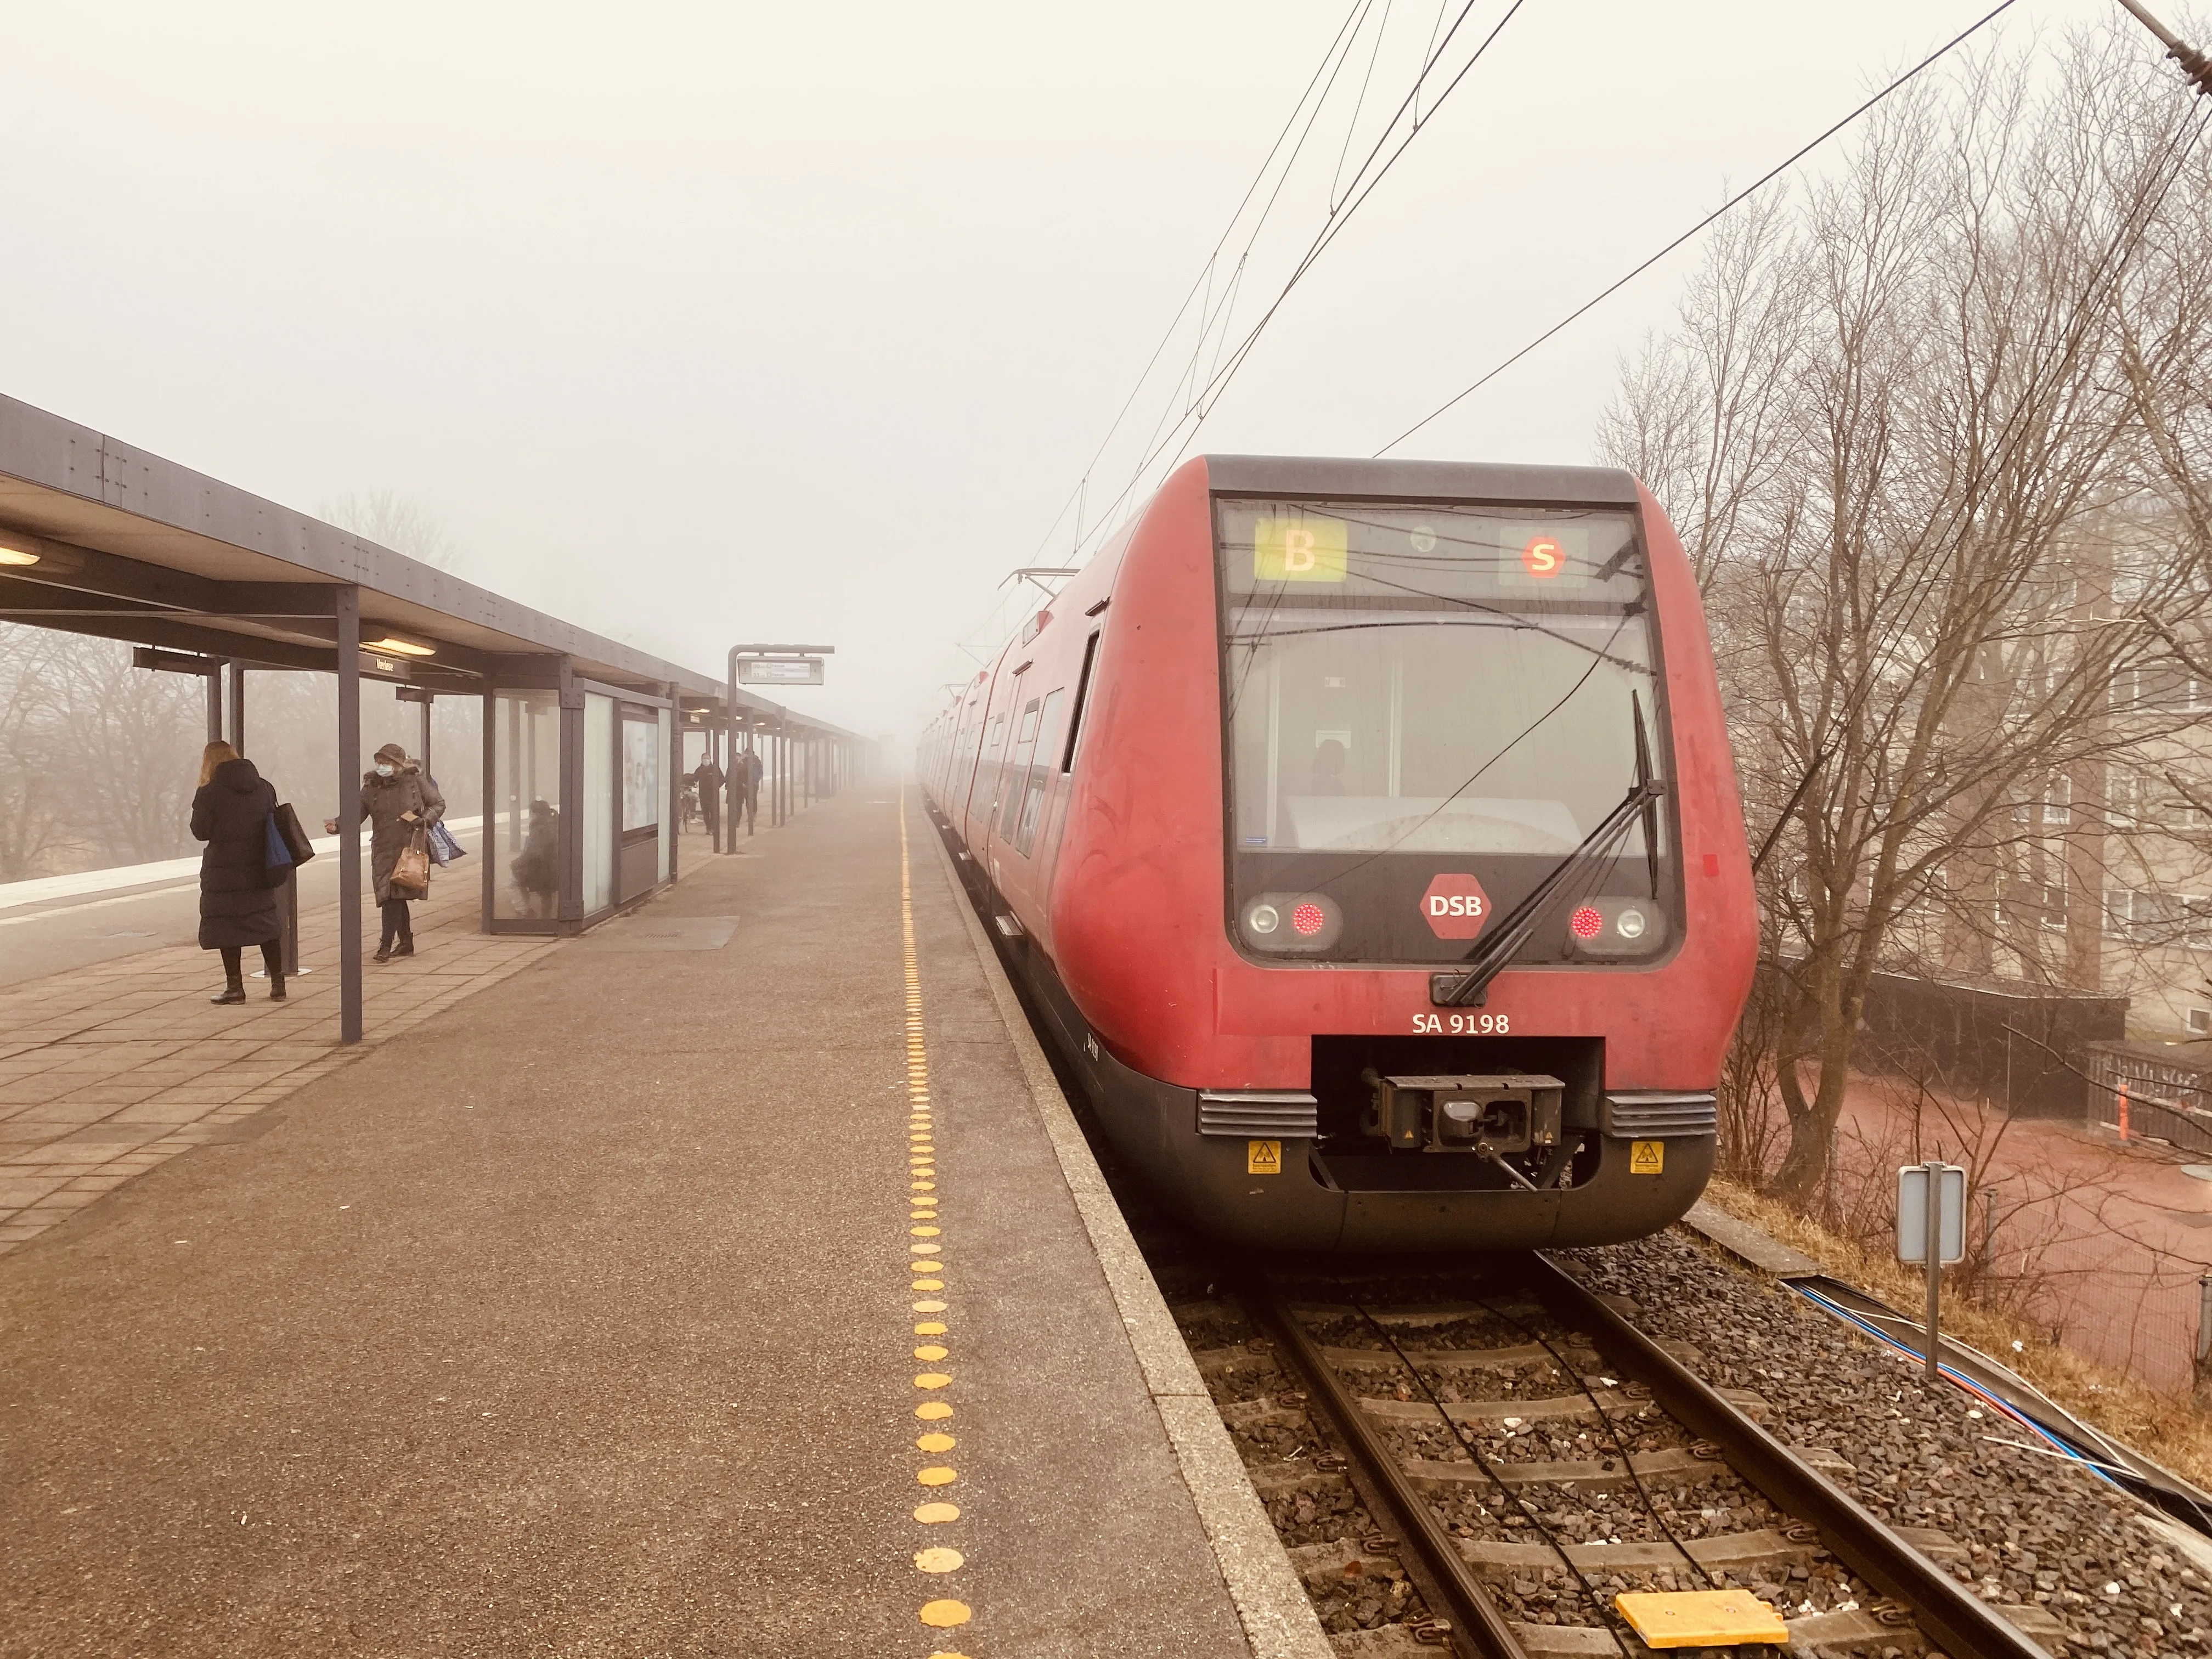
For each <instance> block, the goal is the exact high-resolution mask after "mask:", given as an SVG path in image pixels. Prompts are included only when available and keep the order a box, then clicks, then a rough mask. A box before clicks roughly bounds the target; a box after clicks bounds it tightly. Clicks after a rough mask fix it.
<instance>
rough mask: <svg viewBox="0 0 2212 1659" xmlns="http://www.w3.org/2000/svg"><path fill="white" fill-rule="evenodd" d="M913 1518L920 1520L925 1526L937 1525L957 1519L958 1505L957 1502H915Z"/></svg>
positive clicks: (958, 1514)
mask: <svg viewBox="0 0 2212 1659" xmlns="http://www.w3.org/2000/svg"><path fill="white" fill-rule="evenodd" d="M914 1518H915V1520H917V1521H919V1522H921V1524H922V1525H923V1526H925V1527H934V1526H939V1525H941V1524H942V1523H944V1522H947V1521H957V1520H958V1519H959V1518H960V1505H959V1504H915V1510H914Z"/></svg>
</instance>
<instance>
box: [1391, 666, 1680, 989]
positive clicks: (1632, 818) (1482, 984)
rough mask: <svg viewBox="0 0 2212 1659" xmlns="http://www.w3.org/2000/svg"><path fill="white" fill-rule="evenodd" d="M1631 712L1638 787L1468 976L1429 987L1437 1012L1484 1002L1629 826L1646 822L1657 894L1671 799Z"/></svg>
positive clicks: (1500, 927) (1503, 924) (1474, 958)
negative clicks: (1559, 900) (1662, 817)
mask: <svg viewBox="0 0 2212 1659" xmlns="http://www.w3.org/2000/svg"><path fill="white" fill-rule="evenodd" d="M1628 702H1629V710H1630V714H1631V717H1632V720H1634V722H1635V727H1636V781H1635V783H1634V784H1633V785H1632V786H1631V787H1630V788H1629V791H1628V793H1626V795H1624V796H1622V797H1621V800H1620V805H1618V806H1616V807H1614V808H1613V811H1610V812H1608V813H1607V814H1606V816H1605V819H1604V821H1603V822H1602V823H1600V824H1599V825H1598V827H1597V828H1596V829H1593V830H1591V831H1590V832H1589V835H1587V836H1583V840H1582V844H1581V845H1580V846H1578V847H1577V848H1575V850H1574V851H1573V852H1571V853H1570V854H1567V855H1566V857H1565V858H1563V859H1561V860H1559V862H1558V863H1557V864H1555V865H1553V866H1552V867H1551V869H1550V871H1549V872H1547V873H1546V875H1545V877H1544V878H1543V879H1542V880H1541V881H1540V882H1538V883H1537V884H1536V885H1535V887H1534V889H1533V890H1530V892H1529V894H1528V897H1526V898H1524V899H1522V901H1521V902H1520V903H1518V904H1516V905H1515V906H1514V907H1513V908H1511V909H1510V910H1509V911H1507V912H1506V913H1505V914H1504V915H1503V916H1501V917H1499V918H1498V922H1497V925H1496V926H1495V927H1493V928H1492V929H1491V930H1490V931H1489V932H1488V933H1486V934H1485V935H1484V936H1483V940H1482V943H1481V944H1480V945H1476V946H1475V948H1474V951H1472V952H1470V953H1469V955H1468V958H1467V971H1466V972H1465V973H1463V974H1462V975H1460V976H1459V978H1458V979H1456V980H1455V981H1452V982H1451V983H1450V984H1449V985H1440V984H1438V983H1437V981H1439V980H1442V979H1443V975H1441V974H1439V975H1437V976H1436V979H1433V980H1431V981H1430V990H1429V1000H1430V1002H1431V1003H1432V1004H1434V1005H1435V1006H1437V1007H1439V1008H1464V1007H1466V1006H1468V1004H1470V1003H1475V1002H1480V1000H1481V999H1482V994H1483V992H1484V990H1485V989H1486V987H1488V986H1489V984H1490V981H1492V980H1493V979H1495V978H1497V977H1498V973H1499V972H1500V970H1502V969H1504V966H1505V964H1506V963H1508V962H1510V961H1511V960H1512V959H1513V957H1514V953H1515V952H1516V951H1519V950H1520V948H1521V947H1522V945H1524V944H1526V943H1527V942H1528V935H1529V934H1530V933H1534V931H1535V928H1536V920H1537V918H1538V916H1540V915H1541V914H1542V912H1543V910H1544V907H1545V906H1546V905H1547V904H1549V903H1550V902H1552V899H1553V896H1554V895H1555V894H1557V893H1558V892H1559V889H1560V888H1562V887H1564V886H1565V884H1567V881H1568V879H1569V878H1571V877H1573V876H1575V875H1577V874H1578V873H1580V872H1582V871H1583V870H1585V869H1587V868H1588V867H1589V866H1590V864H1592V863H1593V862H1594V861H1595V860H1599V859H1601V858H1606V857H1609V856H1610V855H1611V854H1612V852H1613V848H1615V847H1617V846H1619V845H1620V840H1621V838H1622V837H1623V836H1626V834H1627V833H1628V830H1629V826H1630V825H1632V824H1633V823H1636V821H1637V820H1638V818H1641V819H1643V821H1644V852H1645V854H1646V855H1647V858H1648V860H1649V862H1650V871H1651V893H1652V896H1653V897H1655V898H1656V897H1657V896H1658V893H1659V841H1658V836H1657V835H1656V830H1657V829H1658V823H1659V802H1660V801H1661V799H1662V798H1663V797H1664V796H1665V795H1666V793H1667V786H1666V785H1665V784H1663V783H1662V782H1660V781H1658V780H1657V779H1656V778H1655V777H1653V776H1652V775H1651V747H1650V743H1649V742H1648V741H1647V740H1646V738H1645V737H1644V705H1643V704H1642V702H1639V701H1638V698H1637V696H1636V694H1635V693H1634V692H1633V691H1632V692H1630V693H1629V694H1628Z"/></svg>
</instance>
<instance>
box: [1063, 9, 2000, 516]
mask: <svg viewBox="0 0 2212 1659" xmlns="http://www.w3.org/2000/svg"><path fill="white" fill-rule="evenodd" d="M1527 3H1528V0H1512V3H1511V4H1510V5H1509V6H1508V7H1507V8H1506V9H1505V12H1504V15H1502V16H1501V17H1499V18H1498V21H1497V22H1496V23H1495V24H1494V25H1492V28H1491V31H1490V33H1488V34H1487V35H1486V36H1484V37H1483V40H1482V42H1481V44H1480V45H1479V46H1476V47H1475V49H1474V52H1473V53H1472V54H1471V55H1470V56H1469V58H1468V60H1467V62H1466V63H1465V64H1462V65H1461V66H1460V68H1459V70H1457V72H1456V73H1455V74H1454V75H1453V76H1452V78H1451V79H1450V80H1449V82H1446V83H1445V86H1444V88H1443V91H1442V92H1441V93H1439V94H1437V99H1436V101H1435V102H1434V103H1432V104H1431V105H1430V106H1429V107H1428V110H1427V112H1425V113H1423V114H1420V115H1419V116H1417V117H1416V118H1415V119H1414V120H1413V123H1412V124H1411V125H1410V126H1409V127H1408V128H1407V131H1406V133H1405V136H1404V137H1402V138H1401V139H1400V140H1399V141H1398V144H1397V147H1396V148H1395V149H1392V150H1391V151H1390V153H1389V156H1388V157H1387V158H1385V159H1384V160H1383V161H1382V164H1381V166H1380V167H1376V158H1377V157H1378V156H1381V155H1383V149H1384V148H1385V147H1386V146H1387V145H1389V142H1390V138H1391V135H1392V134H1393V133H1395V132H1396V131H1398V127H1399V123H1400V121H1401V118H1403V117H1404V116H1405V114H1406V112H1407V110H1408V109H1411V108H1413V107H1414V106H1415V105H1416V104H1417V102H1418V100H1419V97H1420V94H1421V92H1422V90H1423V88H1425V87H1426V85H1427V83H1428V80H1429V76H1430V75H1431V72H1432V71H1433V70H1435V69H1436V66H1437V64H1439V63H1440V62H1442V61H1443V54H1444V52H1446V50H1447V49H1448V48H1449V46H1450V44H1451V42H1452V40H1453V38H1454V37H1455V36H1456V35H1457V33H1459V29H1460V27H1461V25H1462V23H1464V22H1465V21H1467V17H1468V13H1470V12H1471V11H1473V10H1474V0H1468V3H1467V4H1466V5H1464V6H1462V8H1461V9H1460V12H1459V15H1458V16H1456V17H1455V18H1454V19H1453V20H1452V25H1451V27H1450V28H1449V29H1448V30H1446V31H1445V33H1444V36H1443V40H1441V41H1440V42H1438V43H1437V46H1435V47H1434V48H1433V49H1432V50H1431V52H1430V53H1429V54H1428V56H1427V57H1426V58H1425V59H1424V61H1423V63H1422V65H1421V70H1420V72H1419V74H1418V75H1416V76H1414V78H1413V88H1412V89H1411V90H1410V91H1408V92H1407V94H1406V96H1405V98H1404V99H1403V100H1401V101H1400V103H1399V105H1398V107H1397V108H1396V109H1395V111H1393V112H1392V113H1391V117H1390V119H1389V121H1388V122H1386V123H1385V124H1384V125H1383V131H1382V136H1381V137H1378V138H1377V139H1376V142H1375V143H1374V145H1373V146H1372V148H1370V149H1369V151H1368V153H1367V155H1366V157H1365V158H1364V160H1363V161H1361V163H1360V165H1359V167H1358V170H1357V171H1356V172H1355V173H1353V174H1352V184H1351V185H1350V187H1349V188H1348V189H1347V190H1346V194H1345V197H1344V198H1343V200H1342V202H1341V203H1340V204H1338V205H1334V206H1332V207H1331V208H1330V209H1329V210H1328V216H1327V217H1326V218H1325V219H1324V220H1323V222H1322V227H1321V228H1320V230H1319V231H1317V232H1316V234H1315V236H1314V239H1313V240H1312V241H1311V243H1310V244H1309V245H1308V246H1307V248H1306V251H1305V252H1304V254H1302V255H1301V256H1300V257H1299V258H1298V260H1297V264H1295V265H1294V266H1293V267H1292V269H1291V274H1290V275H1289V276H1288V277H1286V278H1285V281H1284V283H1283V285H1282V287H1281V288H1280V289H1279V290H1277V292H1276V295H1275V297H1274V298H1273V300H1271V301H1269V302H1268V305H1267V310H1266V311H1264V312H1263V313H1261V316H1260V319H1259V320H1258V321H1257V322H1255V324H1254V325H1252V326H1251V328H1250V329H1249V330H1248V331H1246V332H1245V334H1244V335H1243V337H1242V338H1241V339H1240V340H1239V341H1238V342H1237V347H1236V349H1235V350H1234V351H1232V352H1231V354H1230V357H1229V361H1228V362H1226V363H1225V364H1223V365H1222V366H1221V367H1220V368H1218V369H1217V370H1216V371H1215V373H1214V374H1212V377H1211V378H1210V379H1209V380H1207V381H1206V384H1205V385H1204V386H1201V387H1200V389H1199V390H1198V392H1197V393H1196V394H1195V395H1194V396H1193V398H1191V399H1190V400H1189V401H1188V404H1186V405H1185V407H1184V409H1183V411H1182V415H1181V416H1179V417H1178V418H1177V419H1176V422H1174V424H1173V425H1172V426H1171V427H1170V428H1169V433H1168V436H1167V438H1164V439H1161V440H1160V441H1158V442H1157V443H1156V444H1154V445H1153V446H1152V447H1150V448H1149V449H1147V451H1146V453H1145V455H1144V457H1143V459H1140V460H1139V462H1138V463H1137V465H1136V468H1135V469H1134V471H1133V472H1132V474H1131V476H1130V478H1129V482H1128V483H1126V484H1124V485H1123V486H1122V487H1121V489H1120V491H1119V492H1117V493H1116V494H1115V497H1114V499H1113V500H1112V501H1110V502H1109V503H1108V505H1107V508H1106V511H1105V513H1103V515H1102V518H1101V522H1102V523H1103V522H1105V521H1106V520H1110V519H1111V518H1112V517H1113V515H1114V513H1115V512H1117V511H1118V510H1119V509H1120V508H1121V505H1122V504H1123V503H1124V502H1125V501H1127V500H1128V499H1129V497H1130V496H1131V495H1133V493H1134V492H1135V491H1136V489H1137V488H1138V486H1139V484H1141V483H1143V482H1144V480H1145V477H1146V474H1147V473H1149V472H1150V471H1151V470H1152V464H1153V463H1154V462H1155V461H1157V460H1158V459H1159V458H1160V456H1161V455H1163V454H1164V453H1167V448H1168V443H1169V441H1170V440H1172V439H1174V438H1175V436H1176V435H1177V434H1178V433H1180V434H1181V435H1182V439H1181V442H1180V443H1179V444H1177V445H1176V450H1175V456H1176V458H1177V459H1180V457H1181V456H1182V453H1183V452H1184V451H1186V450H1188V448H1189V447H1190V443H1191V441H1192V440H1193V439H1194V438H1195V437H1196V436H1197V435H1198V432H1199V429H1200V428H1201V427H1203V426H1204V425H1205V424H1206V419H1207V417H1208V416H1210V415H1211V414H1212V411H1213V410H1214V408H1215V407H1216V406H1217V405H1218V404H1219V402H1220V399H1221V396H1222V394H1223V393H1224V392H1226V391H1227V390H1228V388H1229V385H1230V383H1231V381H1232V380H1235V379H1236V377H1237V371H1238V370H1240V369H1241V368H1243V365H1244V362H1245V360H1246V359H1247V358H1248V357H1249V356H1251V353H1252V349H1253V348H1254V347H1255V346H1256V345H1257V344H1258V343H1259V341H1260V337H1261V335H1262V334H1264V333H1265V332H1266V331H1267V325H1269V324H1270V323H1272V322H1273V320H1274V319H1275V316H1276V313H1278V312H1279V311H1280V310H1281V309H1282V307H1283V306H1284V304H1285V301H1288V300H1289V299H1290V297H1291V293H1292V292H1293V291H1294V290H1295V289H1297V286H1298V284H1299V283H1301V282H1302V281H1304V278H1305V276H1306V275H1307V273H1308V272H1310V270H1312V269H1313V267H1314V265H1315V264H1316V262H1317V261H1318V260H1319V259H1320V258H1321V256H1322V254H1323V253H1325V252H1328V248H1329V246H1331V245H1332V244H1333V243H1334V241H1335V240H1336V238H1337V237H1338V236H1339V235H1340V234H1341V233H1342V232H1343V230H1344V228H1345V226H1346V224H1348V223H1350V222H1351V220H1352V216H1353V215H1354V214H1355V213H1357V212H1358V210H1359V209H1360V207H1361V206H1362V205H1363V204H1364V203H1365V202H1366V200H1367V198H1368V197H1370V196H1371V195H1373V194H1374V192H1375V190H1376V187H1377V186H1378V185H1381V184H1382V182H1383V179H1385V178H1387V177H1388V176H1389V173H1390V170H1391V169H1392V168H1393V167H1395V166H1396V165H1397V164H1398V162H1399V161H1400V160H1401V158H1402V157H1403V156H1404V155H1405V153H1406V151H1407V149H1409V148H1411V147H1412V145H1413V141H1414V140H1415V139H1416V138H1418V137H1420V135H1421V132H1422V131H1423V129H1424V128H1425V127H1426V126H1427V125H1428V124H1429V123H1430V122H1431V121H1432V120H1433V119H1435V118H1436V114H1437V111H1438V110H1440V109H1442V108H1443V106H1444V104H1445V102H1446V101H1447V100H1449V98H1450V97H1451V95H1452V94H1453V93H1454V92H1455V91H1456V90H1458V88H1459V86H1460V84H1461V82H1463V81H1465V80H1466V78H1467V76H1468V73H1469V71H1471V70H1473V69H1474V66H1475V65H1476V64H1479V63H1480V62H1481V61H1482V59H1483V58H1484V56H1485V55H1486V53H1487V52H1489V50H1490V48H1491V46H1492V45H1494V44H1495V43H1496V41H1497V40H1498V36H1499V35H1500V34H1502V33H1504V30H1505V26H1506V25H1507V24H1508V23H1510V22H1511V21H1513V19H1514V17H1515V16H1516V15H1517V14H1518V13H1519V12H1520V10H1521V9H1522V6H1524V5H1525V4H1527ZM2005 3H2007V4H2008V5H2009V4H2012V3H2014V0H2005ZM1370 168H1374V172H1373V173H1372V176H1370V173H1369V169H1370ZM1186 428H1188V429H1186ZM1155 429H1156V430H1157V428H1155Z"/></svg>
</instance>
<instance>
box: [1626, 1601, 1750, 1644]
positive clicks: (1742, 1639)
mask: <svg viewBox="0 0 2212 1659" xmlns="http://www.w3.org/2000/svg"><path fill="white" fill-rule="evenodd" d="M1613 1606H1614V1607H1618V1608H1620V1616H1621V1617H1622V1618H1624V1619H1626V1620H1628V1622H1629V1624H1630V1626H1632V1627H1633V1629H1634V1630H1635V1632H1636V1633H1637V1635H1638V1636H1639V1637H1641V1638H1644V1645H1645V1646H1646V1647H1652V1648H1729V1647H1741V1646H1744V1645H1746V1644H1750V1643H1753V1642H1773V1643H1778V1644H1781V1643H1787V1642H1788V1641H1789V1640H1790V1630H1789V1626H1786V1625H1784V1623H1783V1622H1782V1615H1781V1614H1780V1613H1777V1612H1775V1610H1774V1609H1773V1608H1772V1607H1768V1606H1767V1605H1766V1603H1765V1602H1764V1601H1760V1600H1759V1598H1758V1597H1757V1596H1756V1595H1753V1594H1752V1593H1751V1592H1750V1591H1749V1590H1747V1589H1724V1590H1625V1591H1623V1592H1622V1593H1621V1594H1620V1595H1616V1596H1614V1597H1613Z"/></svg>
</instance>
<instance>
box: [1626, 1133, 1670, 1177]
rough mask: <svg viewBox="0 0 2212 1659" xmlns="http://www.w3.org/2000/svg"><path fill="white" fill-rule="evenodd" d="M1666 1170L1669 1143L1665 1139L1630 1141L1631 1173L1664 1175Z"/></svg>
mask: <svg viewBox="0 0 2212 1659" xmlns="http://www.w3.org/2000/svg"><path fill="white" fill-rule="evenodd" d="M1666 1172H1667V1143H1666V1142H1665V1141H1663V1140H1638V1141H1632V1142H1630V1143H1629V1147H1628V1173H1629V1174H1631V1175H1664V1174H1665V1173H1666Z"/></svg>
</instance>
